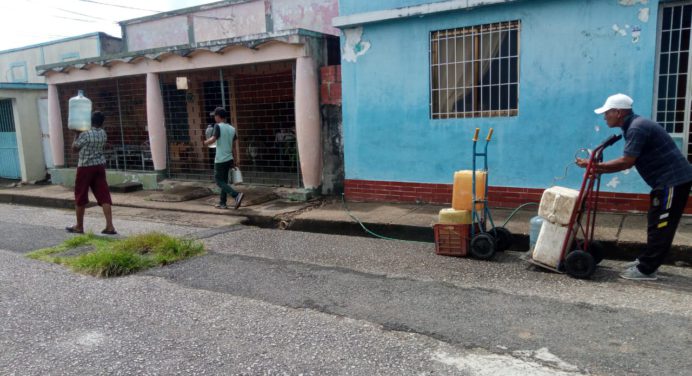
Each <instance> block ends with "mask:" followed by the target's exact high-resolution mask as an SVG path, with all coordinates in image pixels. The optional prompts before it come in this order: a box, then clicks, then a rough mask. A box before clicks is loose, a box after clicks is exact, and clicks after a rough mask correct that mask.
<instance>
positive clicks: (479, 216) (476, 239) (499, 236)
mask: <svg viewBox="0 0 692 376" xmlns="http://www.w3.org/2000/svg"><path fill="white" fill-rule="evenodd" d="M479 132H480V128H476V132H475V133H474V135H473V165H472V167H473V170H471V171H472V179H471V190H472V195H473V206H472V208H471V213H472V224H471V226H470V228H471V230H470V233H471V236H470V239H471V240H470V244H469V250H470V252H471V255H472V256H473V257H475V258H477V259H481V260H489V259H491V258H493V256H495V253H496V252H498V251H504V250H507V249H509V247H511V246H512V233H511V232H509V230H507V229H506V228H504V227H496V226H495V222H493V217H492V215H491V214H490V209H489V208H488V181H489V177H490V174H489V173H488V144H489V143H490V140H491V138H492V135H493V129H492V128H490V130H489V131H488V136H487V137H486V138H485V148H484V149H483V152H482V153H481V152H478V151H477V149H476V144H477V143H478V133H479ZM476 157H482V158H483V170H481V171H483V172H485V179H486V180H485V192H484V195H483V198H482V199H479V198H478V197H477V195H476ZM477 204H481V205H480V206H482V209H480V211H479V209H478V208H477V206H479V205H477ZM486 220H487V222H490V231H486Z"/></svg>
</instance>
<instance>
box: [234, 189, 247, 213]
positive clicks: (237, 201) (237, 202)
mask: <svg viewBox="0 0 692 376" xmlns="http://www.w3.org/2000/svg"><path fill="white" fill-rule="evenodd" d="M243 196H245V194H244V193H243V192H238V195H237V196H235V206H234V207H233V208H234V209H238V208H239V207H240V203H241V202H242V201H243Z"/></svg>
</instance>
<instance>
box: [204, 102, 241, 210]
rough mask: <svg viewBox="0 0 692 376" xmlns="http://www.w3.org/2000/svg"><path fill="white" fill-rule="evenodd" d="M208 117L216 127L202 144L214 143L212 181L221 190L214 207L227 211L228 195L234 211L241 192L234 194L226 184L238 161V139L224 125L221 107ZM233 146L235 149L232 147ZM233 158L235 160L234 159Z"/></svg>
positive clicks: (223, 114)
mask: <svg viewBox="0 0 692 376" xmlns="http://www.w3.org/2000/svg"><path fill="white" fill-rule="evenodd" d="M209 116H213V117H214V121H215V122H216V125H215V126H214V133H213V134H212V136H211V137H209V138H208V139H206V140H205V141H204V144H205V145H207V146H210V145H212V144H214V143H216V157H215V158H214V181H215V182H216V185H218V186H219V188H220V189H221V193H220V194H219V202H218V203H217V204H216V205H215V207H216V208H219V209H228V206H226V200H227V197H228V195H231V197H233V198H234V199H235V204H234V205H233V208H234V209H238V208H239V207H240V203H241V202H242V201H243V192H236V191H235V190H234V189H233V188H232V187H231V186H230V185H229V184H228V172H229V171H231V168H233V166H234V161H238V160H239V159H238V138H237V137H236V132H235V128H233V126H231V125H230V124H228V123H226V119H227V118H228V112H226V110H225V109H224V108H223V107H217V108H216V109H215V110H214V111H213V112H212V113H210V114H209ZM234 146H235V147H234ZM234 157H235V158H234Z"/></svg>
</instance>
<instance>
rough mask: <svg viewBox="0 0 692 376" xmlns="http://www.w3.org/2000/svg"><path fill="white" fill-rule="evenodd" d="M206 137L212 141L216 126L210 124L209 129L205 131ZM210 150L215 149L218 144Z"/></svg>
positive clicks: (213, 145) (211, 146)
mask: <svg viewBox="0 0 692 376" xmlns="http://www.w3.org/2000/svg"><path fill="white" fill-rule="evenodd" d="M204 135H205V136H206V137H207V139H210V138H211V136H213V135H214V124H209V125H207V129H206V130H205V131H204ZM209 147H210V148H212V149H213V148H215V147H216V142H214V143H213V144H211V145H209Z"/></svg>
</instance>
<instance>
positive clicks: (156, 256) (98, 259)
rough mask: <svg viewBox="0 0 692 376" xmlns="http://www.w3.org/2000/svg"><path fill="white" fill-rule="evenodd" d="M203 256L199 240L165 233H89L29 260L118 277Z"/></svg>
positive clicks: (98, 274)
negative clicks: (122, 236) (111, 235)
mask: <svg viewBox="0 0 692 376" xmlns="http://www.w3.org/2000/svg"><path fill="white" fill-rule="evenodd" d="M80 247H86V251H85V252H83V253H81V254H78V255H69V251H70V250H74V249H76V248H80ZM65 253H67V254H65ZM202 253H204V245H203V244H202V243H201V242H199V241H195V240H190V239H181V238H175V237H172V236H168V235H165V234H161V233H155V232H154V233H146V234H140V235H135V236H131V237H129V238H125V239H113V238H106V237H101V236H96V235H94V234H91V233H87V234H84V235H79V236H75V237H73V238H70V239H68V240H66V241H64V242H63V243H62V244H59V245H57V246H55V247H50V248H44V249H39V250H37V251H34V252H31V253H29V254H28V255H27V257H30V258H33V259H38V260H43V261H48V262H53V263H56V264H61V265H65V266H68V267H70V268H71V269H72V270H74V271H77V272H80V273H85V274H90V275H93V276H97V277H116V276H122V275H127V274H132V273H135V272H137V271H140V270H143V269H147V268H151V267H154V266H158V265H167V264H170V263H173V262H176V261H179V260H183V259H186V258H189V257H192V256H195V255H199V254H202Z"/></svg>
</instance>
